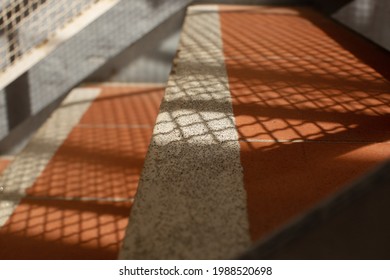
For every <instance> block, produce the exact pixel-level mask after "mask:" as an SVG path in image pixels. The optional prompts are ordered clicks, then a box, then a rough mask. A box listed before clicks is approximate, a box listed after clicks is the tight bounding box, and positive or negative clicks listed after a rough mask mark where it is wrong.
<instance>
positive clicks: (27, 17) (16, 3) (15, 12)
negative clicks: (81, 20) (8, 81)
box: [0, 0, 100, 72]
mask: <svg viewBox="0 0 390 280" xmlns="http://www.w3.org/2000/svg"><path fill="white" fill-rule="evenodd" d="M99 1H100V0H0V71H1V72H5V71H6V70H7V69H8V68H9V67H10V66H12V65H14V64H15V63H16V62H17V61H18V60H20V59H21V58H22V57H23V56H24V55H25V54H26V53H28V52H30V51H31V50H32V49H34V48H36V47H38V46H40V45H41V44H43V43H45V42H46V41H47V40H48V39H50V37H51V36H52V35H53V34H54V33H55V32H56V31H57V30H58V29H60V28H62V27H64V26H65V25H66V24H67V23H69V22H71V21H72V20H73V19H74V18H75V17H77V16H78V15H80V14H81V13H82V12H83V11H84V10H86V9H88V8H89V7H90V6H91V5H92V4H94V3H96V2H99Z"/></svg>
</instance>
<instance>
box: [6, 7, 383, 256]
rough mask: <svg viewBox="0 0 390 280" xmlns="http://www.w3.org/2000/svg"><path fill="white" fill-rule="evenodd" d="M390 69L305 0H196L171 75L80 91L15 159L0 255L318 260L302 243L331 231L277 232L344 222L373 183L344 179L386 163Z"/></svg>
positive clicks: (8, 176) (375, 51) (363, 43)
mask: <svg viewBox="0 0 390 280" xmlns="http://www.w3.org/2000/svg"><path fill="white" fill-rule="evenodd" d="M386 65H390V57H389V55H388V53H387V52H386V51H384V50H381V49H379V48H376V47H375V46H373V45H372V44H371V43H370V42H368V41H366V40H364V39H362V38H361V37H359V36H358V35H356V34H354V33H352V32H351V31H349V30H347V29H345V28H343V27H341V26H339V25H337V24H336V23H334V22H333V21H331V20H330V19H328V18H325V17H324V16H322V15H321V14H319V13H318V12H316V11H314V10H312V9H310V8H306V7H272V6H270V7H266V6H237V5H234V6H233V5H232V6H226V5H195V6H191V7H189V8H188V10H187V16H186V19H185V23H184V27H183V31H182V34H181V41H180V46H179V48H178V51H177V54H176V57H175V59H174V62H173V67H172V72H171V74H170V78H169V81H168V83H167V85H134V84H133V85H129V84H88V85H84V86H82V87H78V88H76V89H74V90H73V91H72V92H71V93H70V94H69V95H68V97H67V98H66V99H65V100H64V101H63V103H62V104H61V106H60V107H59V108H58V109H57V110H56V111H55V112H54V113H53V114H52V116H51V117H50V118H49V119H48V120H47V122H46V123H45V124H44V125H43V126H42V127H41V129H40V130H39V131H38V132H37V133H36V135H35V136H34V137H33V138H32V139H31V141H30V142H29V144H28V145H27V147H26V148H25V149H24V150H23V151H22V152H21V153H20V154H19V155H17V157H16V158H15V159H13V160H12V162H11V163H9V164H8V166H7V167H6V168H5V170H4V171H3V173H2V175H1V177H0V185H1V186H2V187H3V190H2V192H1V200H0V226H1V228H0V237H1V238H0V247H1V248H4V249H2V250H1V251H0V258H4V259H18V258H23V259H56V258H59V259H68V258H69V259H74V258H76V259H111V258H113V259H115V258H117V257H118V256H119V258H121V259H229V258H237V257H240V256H241V257H242V258H251V257H253V256H255V258H256V256H257V257H264V258H283V257H285V258H300V257H302V256H304V257H305V258H319V257H320V255H315V254H313V251H310V250H309V251H305V252H308V253H307V254H306V255H299V252H300V251H301V250H300V248H310V247H313V248H317V247H315V246H314V245H313V246H312V245H310V246H308V245H307V244H309V243H305V242H310V240H314V241H316V240H317V241H316V242H314V243H313V244H316V246H317V245H318V244H330V243H331V242H332V240H329V239H326V238H325V239H321V238H311V239H310V238H308V239H301V240H303V241H299V242H301V243H302V244H303V245H302V246H303V247H299V244H300V243H299V242H297V243H294V242H295V241H292V240H288V242H290V243H288V242H287V241H286V239H280V236H283V234H284V236H285V235H286V234H287V235H288V234H289V233H291V232H292V231H291V229H295V228H299V230H298V231H294V236H298V237H299V236H306V235H305V234H307V231H306V229H307V227H305V225H307V224H306V223H303V222H302V221H307V219H306V220H305V219H304V218H305V217H308V216H307V215H309V218H310V221H313V220H314V221H321V223H316V222H315V223H314V225H315V226H313V227H317V225H321V226H318V227H317V231H319V232H329V228H332V229H337V228H339V227H338V225H340V224H341V223H342V222H339V224H337V221H336V222H334V223H333V224H331V223H330V222H329V223H328V222H327V221H328V219H327V216H326V214H323V213H328V212H327V210H329V209H334V208H332V207H334V205H336V206H337V205H339V204H337V203H336V204H335V203H334V202H335V201H336V202H337V201H339V199H340V198H343V199H344V200H347V201H348V200H354V199H355V196H354V195H353V194H354V193H356V192H354V191H352V192H351V191H350V190H355V189H374V190H376V188H371V185H375V184H376V183H375V182H376V181H375V180H374V181H372V180H369V181H370V182H369V183H367V182H366V181H364V182H365V183H364V187H361V184H360V185H359V183H357V184H354V185H351V186H350V188H348V189H345V186H346V185H348V184H351V182H353V181H354V180H357V179H358V178H359V177H360V176H362V175H364V174H365V173H366V172H368V171H370V170H372V169H373V168H375V166H377V165H378V164H381V163H382V162H384V161H386V160H387V159H389V157H390V149H389V145H390V143H389V138H390V127H389V123H390V118H389V116H390V114H389V113H390V109H389V106H388V104H390V94H389V93H390V83H389V78H390V76H389V75H388V73H387V72H386V71H384V69H385V70H386ZM164 91H165V93H164ZM161 100H162V102H161ZM160 102H161V105H160ZM149 143H150V144H149ZM384 170H388V167H386V168H385V169H384ZM385 172H387V171H385ZM382 174H383V171H382ZM381 178H382V177H381ZM386 178H387V177H386ZM384 181H385V182H388V178H387V179H384ZM372 182H374V183H372ZM367 184H368V185H367ZM386 184H387V183H385V184H384V186H386ZM359 186H360V187H359ZM387 186H388V184H387ZM378 189H379V188H378ZM380 190H385V188H381V189H380ZM376 193H379V191H378V192H376ZM380 193H382V194H383V195H382V196H381V197H383V199H384V200H383V201H382V202H383V203H382V204H381V205H382V206H383V205H386V203H385V202H384V201H388V196H387V195H386V192H380ZM363 194H364V192H363ZM359 197H360V199H362V197H364V195H362V196H359ZM370 197H371V198H372V197H375V198H377V197H378V196H375V195H374V196H367V199H369V198H370ZM386 199H387V200H386ZM324 201H325V202H326V203H325V202H324ZM360 201H364V199H363V200H360ZM373 201H374V202H375V201H376V199H372V201H371V202H370V203H368V204H364V203H363V202H361V203H362V204H364V205H366V206H365V207H366V208H364V209H366V211H370V209H373V208H372V207H370V205H375V203H374V202H373ZM352 204H353V203H352ZM352 204H351V205H352ZM345 205H347V206H348V207H344V208H343V209H354V210H353V211H352V210H345V211H346V212H343V213H346V214H344V219H343V220H341V221H348V220H351V218H352V217H354V213H356V211H357V210H356V209H359V204H356V203H355V204H353V205H354V206H353V207H349V204H348V203H347V204H345ZM367 205H368V206H367ZM318 207H320V208H318ZM336 208H337V207H336ZM318 209H320V210H321V211H320V210H318ZM378 209H379V210H378V211H377V212H375V211H374V210H373V212H372V213H382V212H383V211H384V210H383V209H387V208H378ZM380 209H382V210H380ZM355 210H356V211H355ZM348 211H349V212H348ZM312 213H317V214H315V215H314V214H312ZM318 213H320V214H318ZM332 213H333V214H332V215H333V216H332V217H334V215H336V216H337V213H339V212H337V211H333V210H332ZM302 217H303V218H302ZM329 220H330V219H329ZM352 220H353V219H352ZM353 221H355V222H354V223H353V225H354V226H355V228H359V226H360V227H361V226H362V225H359V221H358V220H356V219H355V220H353ZM311 225H312V224H311ZM327 225H330V226H329V227H327ZM376 225H377V226H378V227H377V228H373V232H372V233H371V234H372V235H374V236H375V230H382V231H383V233H384V234H382V235H381V236H382V237H385V236H387V235H386V234H387V233H389V231H388V229H387V227H383V228H380V225H381V223H378V224H376ZM294 226H295V227H294ZM327 230H328V231H327ZM344 232H348V231H344ZM367 236H371V235H367ZM337 237H339V238H344V239H338V242H339V243H341V244H344V243H345V242H348V240H352V241H351V242H352V243H351V244H352V245H351V244H350V245H349V246H353V248H357V250H359V248H360V247H359V244H358V242H359V240H360V239H359V237H358V236H356V237H355V238H348V235H347V234H344V235H342V234H340V235H337V234H336V235H334V238H337ZM278 238H279V239H278ZM382 239H383V240H385V238H382ZM382 239H381V240H382ZM275 240H276V241H280V240H282V241H283V242H284V243H283V242H282V244H286V245H285V246H286V247H283V246H284V245H283V246H282V245H280V246H279V245H278V246H274V245H273V244H278V242H276V243H275ZM307 240H308V241H307ZM318 240H321V242H322V243H321V242H319V241H318ZM324 240H325V241H324ZM340 240H341V241H340ZM354 240H355V241H354ZM356 240H357V241H356ZM370 241H371V242H375V241H378V240H375V238H372V239H370V240H365V242H367V243H369V242H370ZM326 242H328V243H326ZM383 242H384V241H383ZM255 244H257V245H258V246H255V247H253V246H254V245H255ZM291 244H292V245H291ZM294 244H295V245H294ZM297 244H298V245H297ZM379 244H382V245H383V247H384V248H388V243H386V242H384V243H379ZM288 246H290V247H288ZM291 246H292V247H291ZM294 246H295V247H294ZM305 246H306V247H305ZM386 246H387V247H386ZM38 247H39V248H40V249H39V250H36V248H38ZM42 248H43V249H42ZM249 248H252V251H250V252H249V253H248V252H247V250H248V249H249ZM259 248H260V249H259ZM270 248H271V249H270ZM286 248H287V249H286ZM289 248H290V249H289ZM321 248H323V247H321ZM284 249H286V250H284ZM259 250H260V251H259ZM288 250H290V251H288ZM321 250H322V249H319V250H317V251H318V252H322V251H321ZM335 250H336V249H335ZM259 252H260V253H259ZM329 252H330V254H328V255H326V254H325V256H327V258H337V257H339V258H340V256H341V258H351V255H348V251H347V253H346V254H344V255H337V254H333V255H332V252H336V251H327V253H329ZM383 252H384V253H383ZM386 252H389V251H388V250H387V251H386V250H384V251H381V254H380V255H376V254H372V255H365V254H364V252H363V253H362V255H359V256H362V258H365V257H364V256H366V257H367V256H369V257H370V258H386V257H387V258H388V257H389V255H388V254H386ZM336 253H337V252H336Z"/></svg>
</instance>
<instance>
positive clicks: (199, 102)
mask: <svg viewBox="0 0 390 280" xmlns="http://www.w3.org/2000/svg"><path fill="white" fill-rule="evenodd" d="M210 7H211V6H208V7H207V12H202V11H200V10H199V7H197V9H196V11H192V10H191V9H190V10H189V12H188V15H187V18H186V21H185V24H184V30H183V32H182V37H181V45H180V52H179V55H178V57H176V59H175V61H174V64H175V66H174V69H173V70H174V72H173V73H175V74H172V75H171V76H170V80H169V82H168V85H167V88H166V93H165V97H164V99H163V102H162V104H161V107H160V112H159V115H158V117H157V122H156V126H155V128H154V132H153V138H152V141H151V144H150V147H149V151H148V154H147V157H146V161H145V167H144V170H143V173H142V176H141V179H140V183H139V187H138V192H137V195H136V199H135V202H134V205H133V208H132V211H131V214H130V220H129V226H128V229H127V234H126V237H125V240H124V245H123V248H122V250H121V252H120V256H119V258H121V259H226V258H232V257H234V256H235V255H237V254H239V253H240V252H241V251H242V250H244V249H245V248H246V247H247V246H248V245H249V244H250V237H249V230H248V227H249V226H248V218H247V205H246V193H245V190H244V186H243V175H242V167H241V164H240V147H239V142H238V134H237V131H236V126H235V122H234V115H233V110H232V104H231V96H230V91H229V86H228V77H227V73H226V69H225V64H224V57H223V52H222V41H221V34H220V23H219V15H218V12H217V8H216V6H213V8H212V9H210ZM203 11H204V9H203Z"/></svg>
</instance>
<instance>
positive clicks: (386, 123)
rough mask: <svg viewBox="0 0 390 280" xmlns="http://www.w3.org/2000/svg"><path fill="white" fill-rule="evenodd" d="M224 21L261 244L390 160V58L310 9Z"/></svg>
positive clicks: (230, 11) (228, 13) (261, 11)
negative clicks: (278, 228)
mask: <svg viewBox="0 0 390 280" xmlns="http://www.w3.org/2000/svg"><path fill="white" fill-rule="evenodd" d="M220 19H221V29H222V40H223V45H224V54H225V63H226V66H227V72H228V76H229V86H230V90H231V94H232V99H233V110H234V114H235V118H236V125H237V129H238V133H239V138H240V145H241V162H242V165H243V169H244V181H245V188H246V190H247V194H248V215H249V221H250V233H251V237H252V239H253V240H259V239H260V238H262V237H264V236H265V235H267V234H269V233H270V232H272V231H273V230H275V229H277V227H278V226H280V225H282V224H283V223H285V222H286V221H288V220H289V219H291V218H292V217H294V216H295V215H298V214H301V213H303V212H304V211H305V210H307V209H308V208H310V207H311V206H313V205H314V204H315V203H316V202H318V201H319V200H321V199H324V198H325V197H328V196H329V195H330V194H332V193H334V192H335V191H337V190H338V189H339V188H340V187H342V186H344V185H345V184H346V183H347V182H349V181H351V180H352V179H354V178H356V177H358V176H359V175H362V174H364V173H365V172H366V171H367V170H369V169H370V168H372V167H373V166H375V165H376V164H378V163H380V162H381V161H383V160H385V159H387V158H389V157H390V143H389V140H390V106H389V105H390V83H389V81H388V80H387V79H386V78H385V77H387V78H389V75H388V70H389V67H388V66H389V65H390V57H389V54H388V53H385V52H383V51H381V50H378V49H376V48H375V47H374V46H373V45H371V44H370V43H368V42H367V41H365V40H363V39H361V38H360V37H358V36H357V35H355V34H353V33H352V32H350V31H348V30H346V29H345V28H343V27H340V26H337V24H335V23H334V22H332V21H331V20H329V19H326V18H324V17H323V16H321V15H319V14H317V13H316V12H314V11H313V10H310V9H306V8H298V9H295V8H291V9H290V8H272V7H269V8H265V7H263V8H253V7H237V6H225V7H222V11H221V12H220ZM386 71H387V72H386Z"/></svg>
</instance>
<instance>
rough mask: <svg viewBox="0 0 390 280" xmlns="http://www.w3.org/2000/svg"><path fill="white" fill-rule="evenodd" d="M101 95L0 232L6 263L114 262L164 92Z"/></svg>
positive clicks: (130, 89)
mask: <svg viewBox="0 0 390 280" xmlns="http://www.w3.org/2000/svg"><path fill="white" fill-rule="evenodd" d="M100 87H101V89H102V92H101V93H100V95H99V96H98V97H97V98H96V99H95V100H94V101H93V102H92V103H91V105H90V107H89V109H88V110H87V111H86V113H85V114H84V116H83V117H82V119H81V121H80V122H79V124H78V125H76V126H75V127H74V128H73V130H72V131H71V133H70V134H69V135H68V137H67V139H66V140H65V141H64V142H63V144H62V145H61V146H60V147H59V149H58V150H57V152H56V153H55V155H54V156H53V157H52V159H51V160H50V162H49V164H48V165H47V166H46V168H45V169H44V171H43V172H42V174H41V175H40V176H39V178H38V179H37V180H36V181H35V183H34V185H33V186H32V187H31V188H29V189H28V190H27V196H26V197H25V198H23V199H22V200H21V202H20V204H19V206H18V207H17V208H16V210H15V212H14V213H13V214H12V216H11V217H10V219H9V220H8V221H7V223H6V224H5V225H4V226H3V227H2V228H1V229H0V248H1V250H0V259H116V258H117V255H118V251H119V248H120V244H121V241H122V239H123V237H124V230H125V228H126V226H127V222H128V217H129V213H130V210H131V205H132V199H133V198H134V195H135V192H136V188H137V184H138V179H139V176H140V172H141V169H142V167H143V161H144V158H145V155H146V151H147V148H148V145H149V142H150V138H151V135H152V130H153V126H154V123H155V118H156V116H157V112H158V109H159V106H160V102H161V98H162V96H163V92H164V89H163V88H161V87H149V86H145V87H137V86H100Z"/></svg>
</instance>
